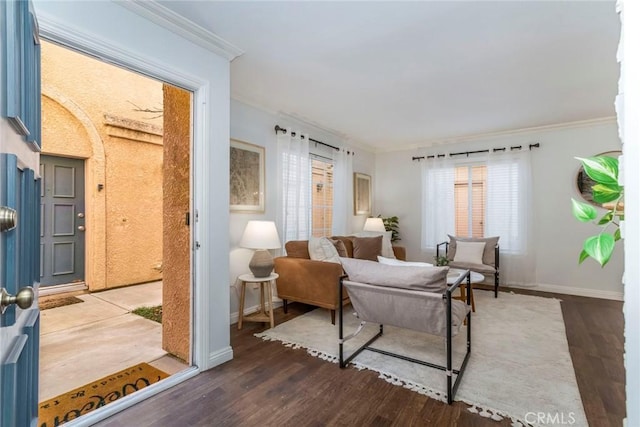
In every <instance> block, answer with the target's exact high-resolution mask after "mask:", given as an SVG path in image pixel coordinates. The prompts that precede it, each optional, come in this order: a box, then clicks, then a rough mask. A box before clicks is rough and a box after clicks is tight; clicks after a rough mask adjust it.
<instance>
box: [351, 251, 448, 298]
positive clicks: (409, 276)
mask: <svg viewBox="0 0 640 427" xmlns="http://www.w3.org/2000/svg"><path fill="white" fill-rule="evenodd" d="M340 262H342V268H344V271H345V272H346V273H347V275H348V276H349V280H351V281H353V282H360V283H368V284H370V285H378V286H387V287H392V288H403V289H414V290H421V291H428V292H437V293H442V292H444V290H445V289H446V288H447V273H448V272H449V267H413V266H398V265H386V264H380V263H379V262H373V261H367V260H361V259H354V258H340Z"/></svg>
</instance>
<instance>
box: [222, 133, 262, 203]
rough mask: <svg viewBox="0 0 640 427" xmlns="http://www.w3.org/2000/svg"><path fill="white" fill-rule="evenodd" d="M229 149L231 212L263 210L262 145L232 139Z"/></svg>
mask: <svg viewBox="0 0 640 427" xmlns="http://www.w3.org/2000/svg"><path fill="white" fill-rule="evenodd" d="M229 151H230V153H229V156H230V162H229V169H230V170H229V184H230V191H229V206H230V210H231V212H250V213H262V212H264V190H265V188H264V186H265V183H264V147H261V146H259V145H254V144H249V143H248V142H243V141H238V140H235V139H232V140H231V148H230V150H229Z"/></svg>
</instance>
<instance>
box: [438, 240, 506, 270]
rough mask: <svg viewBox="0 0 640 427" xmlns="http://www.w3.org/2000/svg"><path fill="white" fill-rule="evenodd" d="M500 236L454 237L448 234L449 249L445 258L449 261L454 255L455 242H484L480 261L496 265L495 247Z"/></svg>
mask: <svg viewBox="0 0 640 427" xmlns="http://www.w3.org/2000/svg"><path fill="white" fill-rule="evenodd" d="M499 239H500V236H495V237H483V238H480V237H455V236H451V235H449V251H448V252H447V258H448V259H449V260H450V261H453V259H454V258H455V256H456V247H457V242H485V245H484V252H483V253H482V263H483V264H486V265H491V266H494V267H495V265H496V252H495V248H496V245H497V244H498V240H499Z"/></svg>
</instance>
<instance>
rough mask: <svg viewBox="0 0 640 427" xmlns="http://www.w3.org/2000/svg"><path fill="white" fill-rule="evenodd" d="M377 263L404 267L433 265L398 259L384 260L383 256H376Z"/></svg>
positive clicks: (431, 265)
mask: <svg viewBox="0 0 640 427" xmlns="http://www.w3.org/2000/svg"><path fill="white" fill-rule="evenodd" d="M378 262H379V263H380V264H386V265H400V266H405V267H433V264H429V263H428V262H416V261H402V260H400V259H396V258H385V257H383V256H378Z"/></svg>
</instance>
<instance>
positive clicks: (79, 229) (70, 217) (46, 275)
mask: <svg viewBox="0 0 640 427" xmlns="http://www.w3.org/2000/svg"><path fill="white" fill-rule="evenodd" d="M40 176H42V190H41V193H40V199H41V218H40V239H41V240H40V285H41V286H51V285H60V284H67V283H74V282H83V281H84V265H85V260H84V245H85V214H84V160H78V159H68V158H63V157H53V156H41V157H40Z"/></svg>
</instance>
